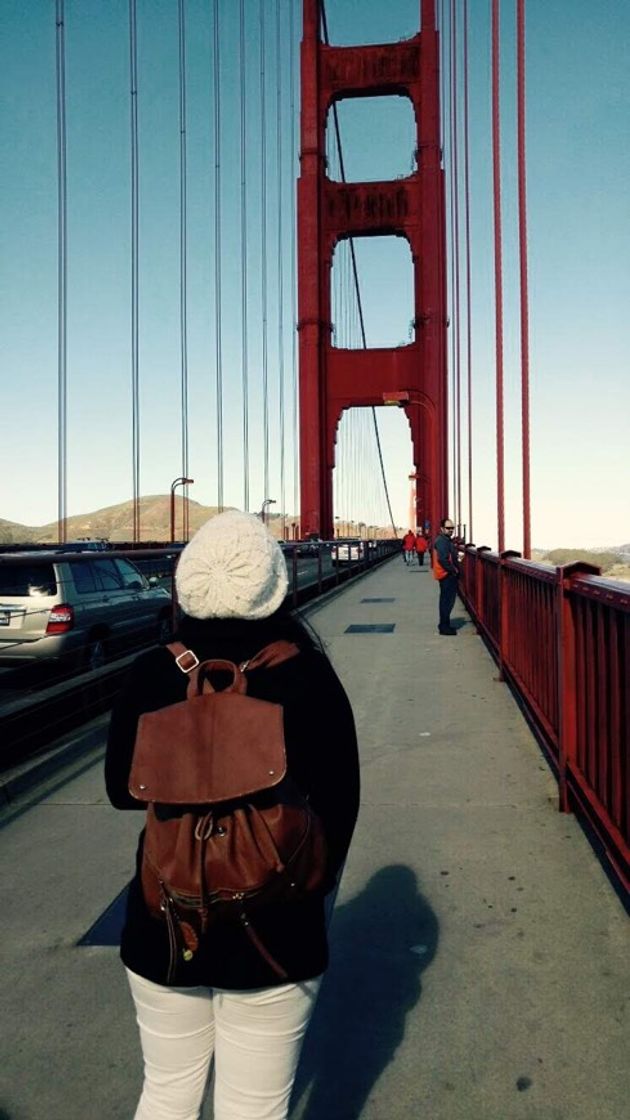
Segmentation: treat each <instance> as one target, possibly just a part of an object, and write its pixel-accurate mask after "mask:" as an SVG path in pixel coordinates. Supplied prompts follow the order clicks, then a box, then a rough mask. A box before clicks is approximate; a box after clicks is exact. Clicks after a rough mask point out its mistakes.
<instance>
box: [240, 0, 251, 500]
mask: <svg viewBox="0 0 630 1120" xmlns="http://www.w3.org/2000/svg"><path fill="white" fill-rule="evenodd" d="M239 33H240V34H239V76H240V99H241V151H240V158H241V375H242V386H243V509H244V510H245V511H246V512H247V510H249V369H248V362H249V354H248V345H247V342H248V340H247V328H248V315H247V311H248V308H247V180H246V174H245V153H246V148H247V114H246V83H245V0H240V12H239Z"/></svg>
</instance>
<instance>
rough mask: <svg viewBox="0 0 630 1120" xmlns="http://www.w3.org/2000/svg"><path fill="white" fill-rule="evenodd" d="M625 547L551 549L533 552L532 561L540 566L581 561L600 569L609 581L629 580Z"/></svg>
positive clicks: (629, 565) (628, 559)
mask: <svg viewBox="0 0 630 1120" xmlns="http://www.w3.org/2000/svg"><path fill="white" fill-rule="evenodd" d="M626 548H627V546H626V545H622V546H621V547H620V548H619V549H614V550H613V549H611V548H609V549H595V548H593V549H587V548H552V549H551V551H550V552H543V551H541V550H535V551H534V553H533V555H532V559H534V560H537V561H538V563H540V564H552V565H554V567H555V566H556V565H560V564H575V563H577V562H578V561H582V563H585V564H594V565H595V566H596V567H598V568H601V571H602V575H603V576H607V577H608V578H609V579H620V580H630V552H627V551H626Z"/></svg>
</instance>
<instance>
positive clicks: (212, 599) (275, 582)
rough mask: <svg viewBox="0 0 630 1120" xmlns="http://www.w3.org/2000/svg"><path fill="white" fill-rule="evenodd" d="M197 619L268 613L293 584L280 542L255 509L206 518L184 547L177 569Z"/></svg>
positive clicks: (185, 604) (184, 600)
mask: <svg viewBox="0 0 630 1120" xmlns="http://www.w3.org/2000/svg"><path fill="white" fill-rule="evenodd" d="M175 583H176V586H177V595H178V597H179V602H180V604H181V607H182V609H183V610H184V611H185V613H186V614H187V615H190V616H191V617H192V618H249V619H258V618H268V616H269V615H270V614H273V612H274V611H276V610H278V607H280V606H281V604H282V602H283V600H284V597H285V595H286V593H287V588H288V583H289V581H288V577H287V566H286V563H285V560H284V556H283V555H282V550H281V548H280V545H279V544H278V542H277V541H276V540H275V539H274V537H272V535H271V533H270V532H269V530H268V529H267V527H266V525H264V524H263V522H262V521H261V520H260V519H259V518H258V517H255V516H254V515H253V514H251V513H241V511H240V510H236V509H231V510H226V512H225V513H219V514H217V516H216V517H213V518H211V520H210V521H206V523H205V525H202V526H201V528H200V529H198V530H197V532H196V533H195V535H194V537H192V539H191V540H190V541H189V543H188V544H187V545H186V548H185V549H184V551H183V552H182V554H181V556H180V559H179V564H178V565H177V571H176V574H175Z"/></svg>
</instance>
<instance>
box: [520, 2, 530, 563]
mask: <svg viewBox="0 0 630 1120" xmlns="http://www.w3.org/2000/svg"><path fill="white" fill-rule="evenodd" d="M516 34H517V62H516V74H517V78H516V81H517V115H518V239H519V258H520V295H521V423H522V429H523V434H522V447H523V555H524V556H525V558H526V559H527V560H529V559H530V557H531V554H532V541H531V513H530V476H529V305H528V304H529V301H528V290H527V189H526V186H527V184H526V166H527V165H526V162H525V0H517V5H516Z"/></svg>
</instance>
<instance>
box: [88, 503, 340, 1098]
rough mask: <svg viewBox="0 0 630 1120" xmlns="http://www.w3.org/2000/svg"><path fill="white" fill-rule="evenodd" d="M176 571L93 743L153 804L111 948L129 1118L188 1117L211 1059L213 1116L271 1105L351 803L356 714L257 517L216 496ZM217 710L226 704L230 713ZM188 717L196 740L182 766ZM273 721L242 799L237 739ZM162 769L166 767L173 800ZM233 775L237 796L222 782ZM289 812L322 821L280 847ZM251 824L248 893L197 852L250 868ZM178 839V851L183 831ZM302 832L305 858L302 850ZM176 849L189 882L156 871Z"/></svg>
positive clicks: (285, 1092)
mask: <svg viewBox="0 0 630 1120" xmlns="http://www.w3.org/2000/svg"><path fill="white" fill-rule="evenodd" d="M176 587H177V594H178V598H179V603H180V607H181V609H182V612H183V614H182V616H181V622H180V624H179V628H178V631H177V634H176V639H177V642H176V643H173V645H174V648H173V649H171V647H170V646H168V647H156V648H154V649H151V650H149V651H146V652H145V653H143V654H141V655H140V656H139V657H138V658H137V659H136V661H135V662H134V664H133V666H132V667H131V670H130V673H129V676H128V678H127V681H126V684H125V685H124V687H123V690H122V693H121V695H120V697H119V699H118V700H117V702H116V704H115V707H114V710H113V713H112V719H111V725H110V731H109V737H108V745H107V754H106V763H105V778H106V787H107V793H108V796H109V799H110V801H111V803H112V804H113V805H114V806H115V808H117V809H122V810H138V809H146V810H147V813H146V827H145V830H144V832H143V833H142V834H141V836H140V841H139V846H138V852H137V862H136V874H135V877H134V879H133V881H132V883H131V886H130V890H129V895H128V901H127V912H126V918H125V923H124V928H123V932H122V938H121V949H120V955H121V958H122V961H123V964H124V965H125V968H126V971H127V977H128V981H129V985H130V989H131V994H132V997H133V1000H134V1003H135V1008H136V1017H137V1022H138V1026H139V1030H140V1041H141V1045H142V1051H143V1057H144V1084H143V1088H142V1094H141V1097H140V1101H139V1103H138V1106H137V1111H136V1112H135V1118H134V1120H167V1118H168V1120H196V1118H198V1117H199V1115H200V1112H201V1109H202V1107H203V1099H204V1095H205V1090H206V1085H207V1081H208V1075H209V1071H210V1068H211V1066H212V1064H213V1063H214V1077H215V1080H214V1085H215V1087H214V1113H213V1115H214V1118H215V1120H241V1118H243V1120H244V1118H245V1117H248V1118H249V1120H262V1118H263V1117H264V1118H266V1120H285V1118H286V1116H287V1113H288V1108H289V1098H290V1094H291V1089H292V1086H293V1082H294V1078H295V1073H296V1069H297V1063H298V1058H299V1053H300V1049H301V1045H302V1041H303V1038H304V1034H305V1032H306V1028H307V1025H308V1022H309V1019H310V1016H311V1014H312V1011H313V1007H314V1004H315V1000H316V997H317V992H318V989H319V985H320V981H321V978H322V974H323V973H324V971H325V969H326V967H327V964H328V944H327V933H326V923H325V911H324V902H325V897H326V895H327V894H329V893H330V892H331V890H333V889H334V887H335V885H336V882H337V878H338V875H339V872H340V869H341V867H342V865H343V862H344V859H345V856H346V853H347V850H348V846H349V844H350V840H351V836H352V832H353V829H354V824H355V821H356V816H357V812H358V804H359V770H358V758H357V742H356V734H355V727H354V719H353V715H352V710H351V707H350V704H349V701H348V699H347V696H346V694H345V692H344V689H343V687H342V685H341V683H340V681H339V679H338V677H337V675H336V673H335V671H334V669H333V667H332V665H331V663H330V661H329V660H328V658H327V656H326V654H325V653H324V651H323V649H322V646H321V643H320V642H319V640H318V639H317V636H316V635H315V634H314V633H313V632H312V631H310V630H309V629H308V628H307V626H306V624H305V623H303V622H302V621H301V620H299V619H298V618H297V617H296V616H295V615H294V614H291V613H290V612H289V610H288V608H287V607H286V605H285V600H286V594H287V587H288V579H287V569H286V563H285V560H284V557H283V555H282V552H281V550H280V547H279V545H278V543H277V542H276V541H275V540H274V538H273V537H272V536H271V534H270V533H269V531H268V529H267V527H266V526H265V525H264V524H263V523H262V521H261V520H260V519H258V518H257V517H254V516H253V515H250V514H244V513H240V512H239V511H237V510H230V511H227V512H225V513H222V514H219V515H218V516H216V517H214V518H212V519H211V520H210V521H208V522H206V524H205V525H203V526H202V528H201V529H200V530H199V531H198V532H197V533H196V534H195V535H194V536H193V538H192V540H191V541H190V543H189V544H188V545H187V546H186V548H185V549H184V550H183V552H182V554H181V557H180V560H179V564H178V567H177V572H176ZM176 656H177V661H176ZM197 662H198V663H199V664H196V663H197ZM180 670H181V671H180ZM224 685H225V686H226V687H225V688H224V687H223V686H224ZM237 686H238V687H237ZM194 705H196V707H194V711H195V712H197V713H199V712H202V709H203V713H207V712H208V711H209V710H210V708H212V712H213V713H214V716H213V721H212V722H211V723H208V722H206V723H203V719H207V716H206V715H203V719H202V716H195V719H193V717H192V716H191V715H190V714H189V713H190V712H191V711H192V710H193V706H194ZM248 705H249V707H248ZM252 705H254V707H253V708H252ZM245 708H247V711H248V712H249V713H250V714H249V715H248V717H247V720H248V722H247V724H246V725H245V723H243V725H242V726H241V727H240V728H239V726H238V724H236V725H234V720H235V719H236V716H235V713H238V712H244V710H245ZM221 711H223V713H225V712H229V713H232V715H231V717H230V718H231V719H232V724H230V723H229V720H228V721H227V722H226V719H227V717H226V716H225V715H224V717H223V721H222V720H221V718H219V717H220V716H221ZM252 712H255V713H260V714H256V715H255V717H252V715H251V713H252ZM243 719H244V717H243ZM195 720H196V722H195ZM200 721H201V724H203V729H204V732H203V736H202V741H201V750H202V752H203V751H205V752H206V753H205V755H204V754H203V753H202V754H201V756H199V754H197V755H196V756H195V764H194V766H190V765H189V763H190V758H189V755H188V753H187V752H188V751H189V750H192V746H190V744H194V749H195V751H197V752H198V751H199V743H200V740H199V735H198V727H199V726H200V725H201V724H200ZM269 721H271V722H269ZM167 726H170V728H171V729H172V734H171V736H170V737H169V736H168V735H166V736H165V735H164V734H163V732H164V728H165V727H167ZM221 726H223V731H221ZM272 726H273V729H274V734H275V735H276V736H279V737H280V754H279V755H278V757H279V758H280V762H281V765H280V766H279V767H277V766H276V765H274V766H272V767H270V768H269V770H267V769H266V767H267V765H268V764H267V763H265V766H264V767H263V770H264V774H265V775H266V774H267V773H269V774H277V777H274V778H269V777H263V778H260V777H258V779H257V781H258V783H259V786H260V788H258V787H257V790H255V791H254V793H251V791H250V793H248V794H247V797H246V798H245V801H246V803H244V802H242V800H241V801H239V800H238V798H242V796H243V786H244V785H246V779H245V778H244V777H243V775H244V774H245V773H246V771H247V772H249V771H250V770H251V769H252V768H254V767H255V766H256V765H258V773H260V770H261V767H260V764H259V759H260V757H261V756H260V755H259V754H256V752H252V750H251V749H250V750H249V751H248V747H249V746H250V744H251V743H256V745H257V750H258V748H259V747H260V749H261V750H262V751H266V750H267V749H268V746H269V744H268V743H267V742H266V741H264V735H265V734H267V732H266V731H264V732H263V730H261V728H263V729H264V728H267V727H272ZM160 729H161V733H160V735H158V731H159V730H160ZM195 729H197V730H195ZM235 731H236V732H237V734H236V737H234V732H235ZM152 736H153V739H152ZM206 740H207V741H206ZM219 745H221V746H222V747H223V748H224V751H223V753H221V752H220V751H219V749H218V748H219ZM228 747H229V750H228V749H227V748H228ZM276 749H277V743H274V750H276ZM153 756H154V770H153V772H152V771H151V763H152V758H153ZM265 757H266V756H265ZM158 759H159V764H158V761H157V760H158ZM142 766H144V767H145V770H144V771H143V770H142ZM283 766H285V767H286V777H283V771H282V767H283ZM143 773H144V774H145V776H144V777H142V775H143ZM146 773H148V774H149V778H147V777H146ZM190 774H192V775H193V777H192V778H191V777H190ZM169 775H171V777H170V778H169ZM187 775H188V776H187ZM217 775H219V778H220V779H221V781H222V782H223V786H222V789H223V793H222V794H221V796H216V788H217V782H219V778H218V777H217ZM138 776H140V777H141V778H142V781H140V783H139V784H138ZM280 778H282V781H280V780H279V779H280ZM169 781H170V782H172V783H173V784H174V785H177V784H179V785H180V794H181V797H180V802H181V803H177V801H176V798H175V794H174V792H173V788H169ZM186 782H188V787H186ZM191 782H193V783H195V785H196V791H195V789H192V790H191V789H190V788H189V787H190V783H191ZM261 782H262V785H260V783H261ZM182 783H184V784H183V785H182ZM213 783H214V785H213ZM219 784H220V782H219ZM237 787H238V795H237V793H235V792H233V793H232V795H231V796H232V798H233V800H230V798H229V797H228V798H227V799H226V800H222V798H224V797H225V793H226V790H227V789H229V788H233V791H234V790H236V789H237ZM152 789H153V790H154V791H156V793H155V797H154V799H151V790H152ZM211 789H214V790H215V793H212V794H211V792H210V791H211ZM142 790H144V791H147V792H146V793H144V794H143V793H142V792H139V791H142ZM260 790H262V792H260ZM283 791H284V792H283ZM142 797H146V799H147V800H146V801H144V802H143V801H142V800H141V799H142ZM206 799H207V802H208V803H207V804H198V802H204V801H206ZM183 802H185V803H183ZM147 806H148V808H147ZM292 813H293V816H291V814H292ZM298 813H299V814H301V816H300V818H299V819H300V820H306V819H307V817H308V820H310V821H311V822H312V827H311V831H310V832H309V833H308V838H309V843H310V842H311V838H312V837H315V838H316V840H317V837H319V840H317V843H316V842H315V841H313V842H312V843H311V848H309V846H308V844H307V843H306V842H303V837H304V836H307V832H306V831H304V832H302V833H300V840H299V844H297V845H296V847H295V853H294V854H292V855H291V860H292V862H291V865H290V866H288V863H287V866H284V865H283V864H282V862H281V859H280V855H279V848H277V847H275V846H274V844H275V840H274V835H275V834H273V828H274V827H275V825H276V824H277V821H278V820H279V819H280V816H279V814H284V817H283V819H285V820H287V819H288V820H290V821H294V820H297V819H298V817H297V814H298ZM265 814H266V815H265ZM263 819H264V821H266V822H268V823H267V824H266V825H265V827H262V825H260V822H261V821H263ZM274 822H275V824H274ZM193 826H194V827H193ZM257 828H258V832H256V829H257ZM248 829H249V831H250V832H252V833H255V835H256V844H257V847H256V845H255V847H256V855H257V858H258V854H257V853H258V848H260V853H261V858H262V856H264V857H265V858H266V859H268V860H270V861H271V864H272V865H273V866H272V871H273V875H274V876H275V878H272V879H269V878H268V879H267V880H265V885H264V887H263V888H261V889H260V890H259V891H258V893H257V894H256V891H254V890H250V891H249V892H248V891H247V890H245V889H244V890H242V891H234V890H233V889H232V888H230V890H229V892H228V891H227V888H225V886H224V883H223V881H222V882H218V881H217V879H218V874H215V873H213V871H212V867H213V866H214V865H212V864H211V862H210V857H209V853H210V851H212V852H213V853H215V854H214V855H213V858H214V859H216V861H222V863H221V867H222V869H223V870H222V874H224V875H226V876H228V877H229V876H233V877H234V876H240V875H242V874H244V872H243V869H242V866H241V864H242V862H243V861H242V860H241V858H240V857H241V855H242V854H243V852H244V851H245V842H246V839H247V836H248V835H249V833H248V832H247V830H248ZM239 830H240V831H239ZM246 834H247V835H246ZM165 837H167V840H166V841H165V839H164V838H165ZM168 837H171V838H172V837H176V841H173V842H172V850H171V851H170V856H169V859H170V860H171V865H172V866H170V867H169V866H167V864H168V860H167V859H166V858H165V857H164V850H165V849H161V848H160V847H159V845H160V844H163V843H166V842H169V843H171V840H168ZM269 837H271V840H270V839H269ZM156 838H157V839H156ZM184 839H186V842H187V843H189V845H190V848H189V849H187V860H186V861H182V858H181V851H180V848H179V847H178V845H180V842H182V843H183V840H184ZM272 841H273V842H272ZM250 843H251V841H250ZM317 844H319V847H318V846H317ZM311 850H312V852H313V856H312V860H313V864H312V867H311V866H307V865H306V864H305V858H306V857H305V855H304V853H305V852H307V851H311ZM156 853H161V854H160V855H159V856H158V855H156ZM250 854H251V853H250V850H249V849H248V858H249V856H250ZM188 857H189V858H188ZM309 858H310V857H309ZM287 859H288V857H287ZM160 860H162V862H161V863H160ZM300 861H301V862H300ZM184 862H185V863H186V866H185V867H184V871H185V873H186V874H190V875H191V876H196V877H197V878H198V879H199V883H200V884H201V885H200V887H199V890H200V892H201V893H200V895H199V896H197V895H195V897H194V898H193V896H192V895H191V894H188V893H186V892H184V891H183V889H182V893H181V894H178V893H177V892H176V890H175V889H174V888H173V887H172V886H171V885H170V883H171V880H172V879H174V877H175V870H174V867H175V865H177V867H178V871H179V872H181V867H182V866H183V864H184ZM158 864H159V867H158ZM180 864H181V866H180ZM218 865H219V863H218V862H217V864H216V866H218ZM200 868H201V870H200ZM298 872H299V875H298ZM169 876H170V877H171V878H170V879H169ZM231 881H232V880H231ZM239 881H240V880H239ZM195 882H197V879H195ZM155 890H157V892H158V894H157V898H158V901H159V905H156V900H155V898H154V897H153V892H154V891H155Z"/></svg>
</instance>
